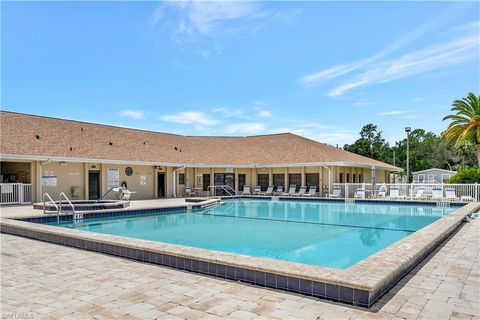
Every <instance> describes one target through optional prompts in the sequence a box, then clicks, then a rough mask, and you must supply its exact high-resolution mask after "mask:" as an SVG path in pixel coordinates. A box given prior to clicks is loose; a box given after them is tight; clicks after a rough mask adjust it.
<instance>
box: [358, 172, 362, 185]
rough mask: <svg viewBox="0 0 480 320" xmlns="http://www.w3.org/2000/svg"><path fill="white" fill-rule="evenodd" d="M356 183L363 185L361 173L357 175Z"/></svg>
mask: <svg viewBox="0 0 480 320" xmlns="http://www.w3.org/2000/svg"><path fill="white" fill-rule="evenodd" d="M358 182H359V183H363V176H362V174H361V173H359V174H358Z"/></svg>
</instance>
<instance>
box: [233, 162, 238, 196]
mask: <svg viewBox="0 0 480 320" xmlns="http://www.w3.org/2000/svg"><path fill="white" fill-rule="evenodd" d="M233 172H234V173H235V192H238V168H234V169H233Z"/></svg>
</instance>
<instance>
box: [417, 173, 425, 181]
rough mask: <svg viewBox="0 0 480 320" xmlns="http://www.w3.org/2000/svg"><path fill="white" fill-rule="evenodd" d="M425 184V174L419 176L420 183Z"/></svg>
mask: <svg viewBox="0 0 480 320" xmlns="http://www.w3.org/2000/svg"><path fill="white" fill-rule="evenodd" d="M424 182H425V175H424V174H419V175H418V183H424Z"/></svg>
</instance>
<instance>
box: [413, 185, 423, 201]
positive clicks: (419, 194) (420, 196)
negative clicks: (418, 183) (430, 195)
mask: <svg viewBox="0 0 480 320" xmlns="http://www.w3.org/2000/svg"><path fill="white" fill-rule="evenodd" d="M424 193H425V188H424V187H420V188H418V189H417V193H415V196H414V198H415V199H424V198H425V195H424Z"/></svg>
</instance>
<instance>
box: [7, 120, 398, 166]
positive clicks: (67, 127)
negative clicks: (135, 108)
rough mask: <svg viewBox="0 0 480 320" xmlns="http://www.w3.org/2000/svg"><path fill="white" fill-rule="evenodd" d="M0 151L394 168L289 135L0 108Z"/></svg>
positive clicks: (187, 162)
mask: <svg viewBox="0 0 480 320" xmlns="http://www.w3.org/2000/svg"><path fill="white" fill-rule="evenodd" d="M0 124H1V126H0V130H1V135H0V137H1V143H0V153H1V154H2V155H4V156H5V155H22V156H36V157H38V156H44V157H51V158H65V159H73V158H75V159H89V160H94V159H95V160H115V161H125V162H129V161H131V162H137V161H138V162H151V163H159V164H160V163H163V164H166V163H171V164H178V165H198V166H201V165H204V166H214V165H216V166H222V165H229V166H254V165H257V166H258V165H263V166H275V165H286V164H288V165H295V164H297V165H300V164H305V165H308V164H319V163H324V164H325V163H343V164H352V165H355V166H368V167H370V166H372V165H375V166H376V167H378V168H384V169H389V170H397V169H398V168H396V167H394V166H392V165H389V164H386V163H383V162H380V161H376V160H372V159H369V158H366V157H363V156H360V155H357V154H354V153H351V152H347V151H344V150H342V149H338V148H335V147H333V146H330V145H327V144H324V143H320V142H317V141H313V140H310V139H307V138H303V137H301V136H298V135H295V134H291V133H281V134H269V135H259V136H249V137H211V136H209V137H203V136H181V135H175V134H168V133H161V132H152V131H144V130H137V129H129V128H122V127H114V126H109V125H100V124H93V123H87V122H80V121H72V120H63V119H56V118H49V117H43V116H35V115H27V114H20V113H14V112H6V111H2V112H0Z"/></svg>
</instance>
